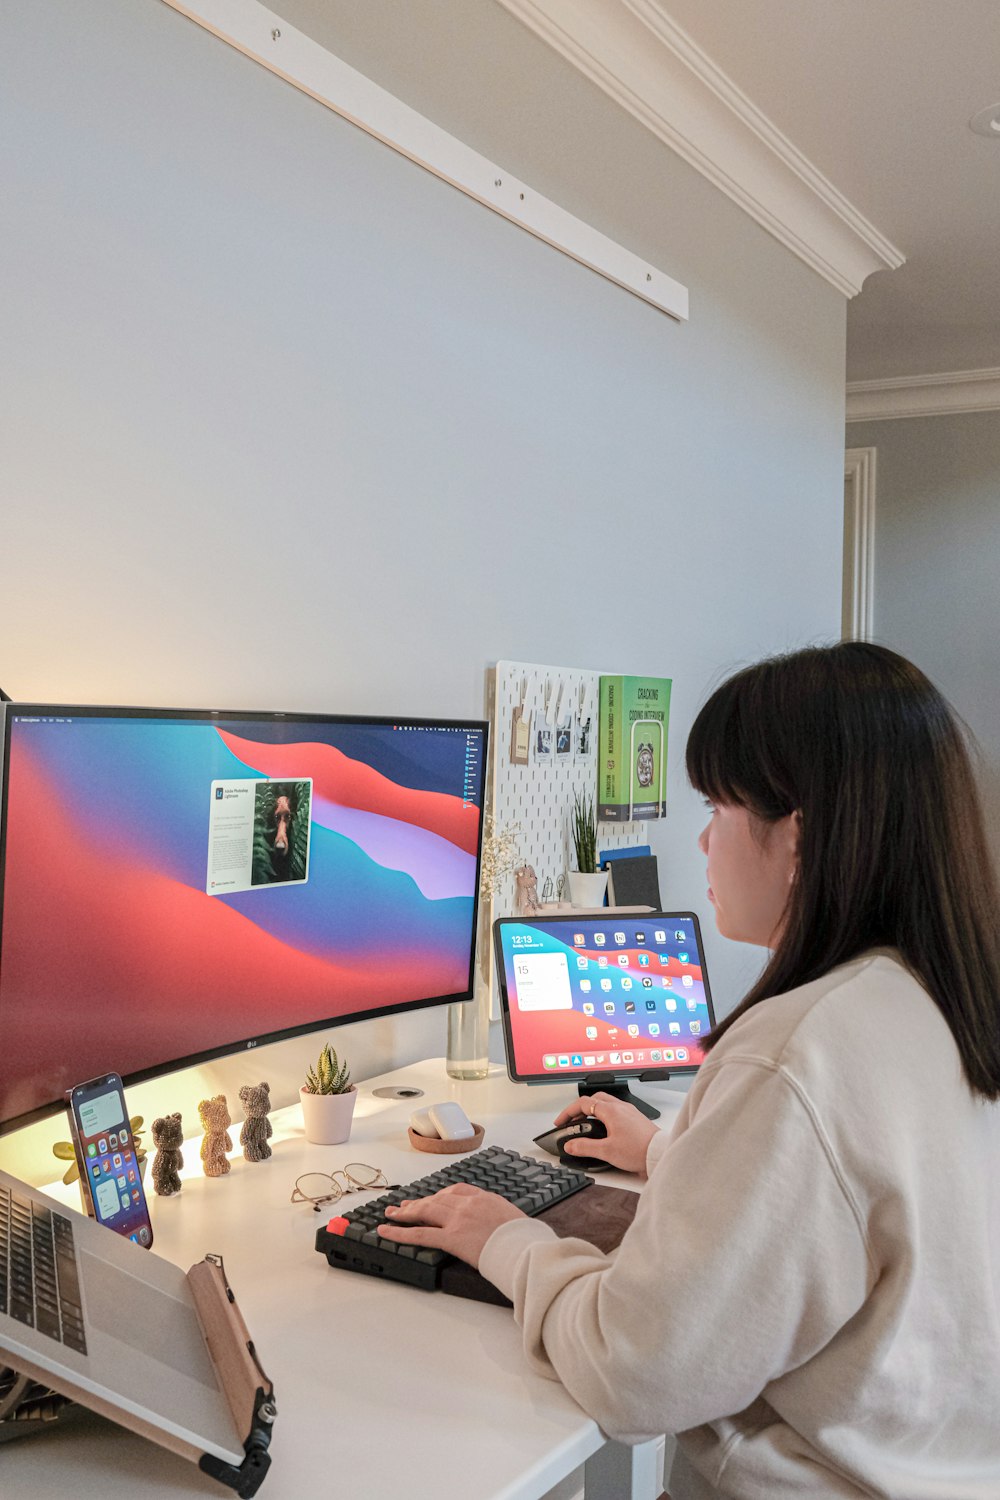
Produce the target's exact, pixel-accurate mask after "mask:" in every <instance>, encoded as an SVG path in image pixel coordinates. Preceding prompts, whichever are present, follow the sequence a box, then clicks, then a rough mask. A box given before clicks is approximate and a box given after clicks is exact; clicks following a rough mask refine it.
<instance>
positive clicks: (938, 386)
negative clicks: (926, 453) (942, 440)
mask: <svg viewBox="0 0 1000 1500" xmlns="http://www.w3.org/2000/svg"><path fill="white" fill-rule="evenodd" d="M968 411H1000V370H953V371H952V372H951V373H950V374H944V375H904V376H898V377H897V378H896V379H893V380H851V381H848V384H847V420H848V422H885V421H889V420H891V419H892V418H893V417H946V416H951V415H954V414H957V413H958V412H968Z"/></svg>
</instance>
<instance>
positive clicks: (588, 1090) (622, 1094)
mask: <svg viewBox="0 0 1000 1500" xmlns="http://www.w3.org/2000/svg"><path fill="white" fill-rule="evenodd" d="M669 1077H670V1075H669V1073H659V1072H658V1073H657V1074H656V1080H657V1082H658V1083H659V1082H662V1080H663V1079H664V1078H669ZM639 1081H640V1082H642V1078H641V1077H640V1080H639ZM577 1088H578V1089H579V1091H580V1094H581V1097H583V1098H586V1096H587V1095H588V1094H610V1095H611V1097H612V1098H613V1099H621V1101H622V1103H623V1104H634V1105H635V1107H636V1109H637V1110H638V1111H639V1113H640V1114H643V1115H645V1116H646V1118H647V1119H648V1120H658V1119H659V1118H660V1111H659V1110H658V1109H656V1108H655V1107H654V1106H653V1105H652V1104H647V1103H646V1101H645V1099H639V1098H638V1097H637V1096H636V1095H635V1094H633V1093H632V1091H631V1089H630V1088H629V1086H628V1084H627V1083H626V1082H625V1080H624V1079H622V1078H617V1077H616V1076H615V1074H614V1073H588V1074H587V1076H586V1078H581V1079H580V1082H579V1083H578V1085H577Z"/></svg>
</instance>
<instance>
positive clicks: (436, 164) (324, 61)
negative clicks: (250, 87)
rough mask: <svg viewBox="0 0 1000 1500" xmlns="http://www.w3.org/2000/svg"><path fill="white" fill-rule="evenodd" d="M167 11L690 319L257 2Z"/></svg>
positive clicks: (579, 230) (662, 293) (658, 283)
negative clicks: (178, 13) (196, 26)
mask: <svg viewBox="0 0 1000 1500" xmlns="http://www.w3.org/2000/svg"><path fill="white" fill-rule="evenodd" d="M163 3H164V4H166V5H169V6H170V7H171V9H173V10H176V11H179V12H180V14H181V15H183V16H187V17H188V18H189V19H190V20H192V21H195V22H197V24H198V25H199V26H202V27H204V28H205V30H206V31H209V32H211V33H212V34H213V35H214V36H217V37H219V38H220V39H221V40H222V41H224V42H227V43H228V44H229V45H230V46H232V47H235V48H236V49H237V50H238V51H240V52H242V53H243V54H244V55H245V56H246V57H249V58H251V59H252V60H253V61H254V62H257V63H260V64H261V65H262V66H263V67H265V68H267V69H268V70H269V71H270V72H272V73H275V74H277V76H278V77H279V78H283V79H284V80H285V81H286V82H287V83H290V84H293V85H294V87H296V88H298V89H301V90H302V91H303V93H306V94H309V95H310V97H311V98H313V99H315V100H317V101H318V102H319V103H320V104H323V105H325V106H326V107H327V108H328V109H331V110H333V111H334V112H335V113H336V114H338V115H340V116H341V117H342V118H343V119H345V120H349V121H350V122H351V124H352V125H357V126H358V127H359V128H360V129H361V130H364V131H365V132H366V133H367V134H368V135H371V136H374V137H375V139H376V140H379V141H382V142H383V143H384V144H385V145H387V146H391V147H392V148H393V150H395V151H399V152H401V153H402V155H404V156H406V157H408V158H409V160H410V161H413V162H416V163H417V165H418V166H421V167H424V168H425V169H426V170H427V171H429V172H432V173H433V174H434V175H435V176H436V177H439V178H441V179H442V180H443V181H444V182H447V183H450V184H451V186H452V187H455V188H458V189H459V190H460V191H461V192H463V193H466V194H467V195H468V196H469V197H470V198H474V199H475V200H476V201H477V202H478V203H482V204H484V205H485V207H487V208H489V209H492V210H493V212H494V213H498V214H501V215H502V216H503V217H504V218H505V219H508V220H510V222H511V223H512V224H517V225H518V226H519V227H520V228H522V229H525V230H527V232H528V233H529V234H532V235H534V236H535V237H536V238H537V239H540V240H544V241H545V243H546V244H548V245H552V246H553V247H554V248H555V249H557V250H560V251H562V252H563V253H564V254H566V255H569V256H571V257H572V259H573V260H576V261H579V262H580V264H581V265H584V266H587V267H589V269H590V270H592V271H596V272H597V273H598V274H599V275H601V276H604V277H606V278H607V280H609V281H612V282H614V283H615V285H616V286H620V287H623V288H624V289H625V290H626V291H629V292H632V293H634V294H635V296H637V297H641V298H642V300H643V301H644V302H648V303H650V304H651V305H652V306H653V307H656V308H659V310H660V311H661V312H665V313H669V315H670V316H671V317H672V318H677V319H685V318H687V316H688V293H687V288H686V287H684V286H682V285H681V284H680V282H678V281H675V280H674V279H673V277H671V276H668V275H667V274H666V273H665V272H664V271H662V270H660V269H659V267H657V266H653V265H650V264H649V262H648V261H645V260H643V259H642V258H641V257H640V256H638V255H634V254H633V253H632V251H630V250H626V249H625V248H624V247H623V246H621V245H618V244H616V243H615V241H614V240H611V239H609V238H608V237H607V236H606V235H604V234H601V233H600V231H599V230H596V229H594V228H592V227H591V225H589V224H586V223H584V222H583V220H582V219H577V218H576V217H575V216H574V215H573V214H570V213H567V212H566V210H565V209H562V208H560V207H559V206H558V204H556V203H553V202H552V201H551V199H548V198H544V197H543V196H542V195H541V194H540V193H536V192H534V191H533V190H532V189H531V187H530V186H529V185H528V184H527V183H524V182H520V181H518V179H517V178H515V177H512V176H511V175H510V173H509V172H505V171H504V170H503V168H501V167H498V166H497V165H496V163H494V162H490V161H489V160H487V158H486V157H484V156H481V155H480V154H479V153H478V152H477V151H473V150H472V149H471V148H470V147H468V146H466V145H464V144H463V142H462V141H460V140H458V139H456V137H455V136H453V135H449V134H448V132H447V131H446V130H442V129H441V128H440V127H439V126H437V125H435V124H434V123H433V122H432V121H431V120H428V119H426V118H425V117H424V116H423V115H420V114H418V113H417V111H416V110H414V109H411V108H410V107H409V105H406V104H404V103H403V102H402V101H401V100H399V99H397V98H396V97H395V96H394V95H392V94H390V93H388V92H387V91H386V90H385V89H383V88H380V87H379V85H378V84H376V83H373V82H372V81H371V79H370V78H366V77H365V76H364V75H363V74H362V73H359V72H357V70H356V69H354V68H352V67H350V66H348V64H347V63H345V62H343V61H342V60H341V59H340V58H339V57H335V56H334V55H333V53H331V52H328V51H327V50H326V48H325V47H323V46H322V45H321V44H320V43H319V42H315V41H313V40H312V39H311V38H310V37H307V36H305V35H304V33H302V32H301V31H297V30H296V29H295V27H294V26H290V25H289V24H288V22H287V21H285V20H283V19H282V17H281V16H279V15H276V14H275V13H274V12H273V11H270V10H268V9H266V7H265V6H263V5H260V4H258V3H257V0H163Z"/></svg>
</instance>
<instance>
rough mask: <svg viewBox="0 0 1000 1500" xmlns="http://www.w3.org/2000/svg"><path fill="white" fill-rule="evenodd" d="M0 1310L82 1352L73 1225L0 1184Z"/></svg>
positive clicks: (83, 1347)
mask: <svg viewBox="0 0 1000 1500" xmlns="http://www.w3.org/2000/svg"><path fill="white" fill-rule="evenodd" d="M0 1312H5V1313H8V1314H9V1315H10V1317H12V1318H16V1319H17V1321H18V1322H19V1323H25V1324H26V1325H27V1326H28V1327H29V1328H37V1329H38V1332H39V1333H44V1334H47V1335H48V1337H49V1338H50V1339H56V1340H58V1342H59V1343H60V1344H65V1345H66V1347H67V1348H68V1349H75V1350H76V1351H77V1353H79V1354H86V1352H87V1339H86V1335H85V1334H84V1331H83V1311H82V1308H81V1306H80V1278H79V1274H78V1271H77V1264H76V1249H75V1247H74V1245H73V1225H72V1224H71V1222H70V1220H69V1219H67V1218H66V1216H65V1214H60V1213H56V1212H54V1210H52V1209H51V1208H46V1207H45V1206H44V1205H43V1204H41V1203H35V1202H34V1201H33V1200H32V1199H31V1198H25V1197H24V1196H23V1195H22V1194H20V1193H15V1192H13V1191H12V1190H11V1189H10V1188H8V1187H5V1186H4V1185H3V1184H2V1183H0Z"/></svg>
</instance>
